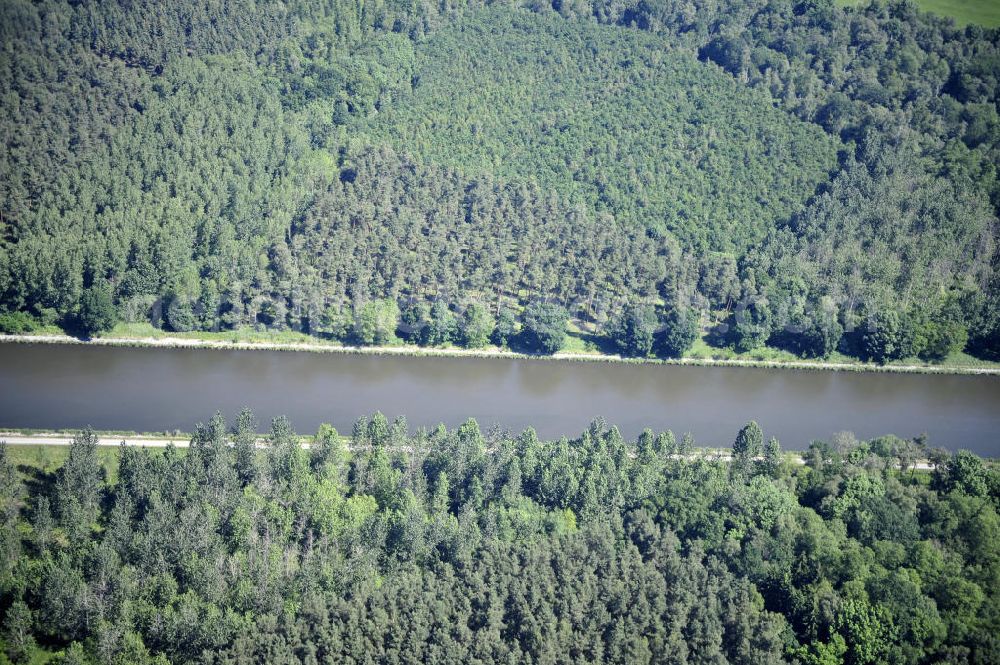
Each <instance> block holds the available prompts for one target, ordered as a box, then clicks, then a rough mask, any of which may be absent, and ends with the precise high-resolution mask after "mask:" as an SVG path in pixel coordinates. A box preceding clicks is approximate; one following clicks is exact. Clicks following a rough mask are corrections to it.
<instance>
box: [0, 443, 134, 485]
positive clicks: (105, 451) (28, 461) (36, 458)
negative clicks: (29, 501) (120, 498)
mask: <svg viewBox="0 0 1000 665" xmlns="http://www.w3.org/2000/svg"><path fill="white" fill-rule="evenodd" d="M2 440H3V437H0V441H2ZM68 455H69V446H45V445H37V446H7V458H8V459H10V461H11V462H13V463H14V466H15V467H17V470H18V472H20V474H21V480H23V481H24V482H26V483H28V482H32V481H34V482H44V478H46V477H48V478H49V479H50V480H51V479H52V474H55V472H56V470H57V469H59V467H61V466H62V465H63V463H64V462H65V461H66V457H67V456H68ZM97 456H98V457H99V458H100V460H101V465H102V466H103V467H104V471H105V473H106V474H107V477H108V480H109V481H111V482H114V480H115V479H116V478H117V477H118V447H117V446H98V448H97Z"/></svg>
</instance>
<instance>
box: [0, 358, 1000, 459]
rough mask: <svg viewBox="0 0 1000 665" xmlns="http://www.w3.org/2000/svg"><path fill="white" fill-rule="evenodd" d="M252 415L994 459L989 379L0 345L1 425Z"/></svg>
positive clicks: (999, 396)
mask: <svg viewBox="0 0 1000 665" xmlns="http://www.w3.org/2000/svg"><path fill="white" fill-rule="evenodd" d="M243 406H249V407H251V408H253V409H254V410H255V411H256V412H257V414H258V416H259V417H260V419H261V421H262V426H265V427H266V421H267V419H269V418H270V417H272V416H275V415H279V414H286V415H288V416H289V417H290V418H291V419H292V422H293V424H294V425H295V427H297V428H298V429H299V430H300V431H303V432H307V431H311V430H314V429H315V428H316V427H317V426H318V425H319V423H320V422H332V423H333V424H334V425H335V426H336V427H337V428H338V429H340V430H341V431H350V428H351V424H352V422H353V421H354V419H355V418H356V417H357V416H359V415H361V414H367V413H371V412H372V411H375V410H380V411H382V412H383V413H385V414H387V415H388V416H389V417H390V418H391V417H393V416H395V415H397V414H405V415H406V417H407V419H408V421H409V422H410V424H411V426H427V427H432V426H434V425H435V424H437V423H438V422H444V423H446V424H448V425H452V426H454V425H456V424H458V423H459V422H461V421H462V420H464V419H465V418H467V417H470V416H471V417H475V418H476V419H478V420H479V422H480V424H481V425H482V426H483V427H484V428H486V427H489V426H490V425H493V424H499V425H501V426H503V427H507V428H509V429H512V430H515V431H517V430H520V429H522V428H523V427H525V426H528V425H532V426H534V427H535V428H536V429H537V430H538V432H539V435H540V436H542V437H546V438H554V437H558V436H560V435H563V434H566V435H569V436H574V435H576V434H578V433H579V432H580V431H582V430H583V429H584V428H585V427H586V426H587V424H588V423H589V422H590V421H591V420H592V419H593V418H594V417H595V416H598V415H600V416H603V417H605V418H606V419H607V420H608V421H609V422H611V423H615V424H617V425H618V426H619V427H620V428H621V429H622V432H623V433H624V434H625V435H626V436H632V437H634V436H635V435H637V434H638V432H639V431H640V430H641V429H642V428H643V427H647V426H648V427H651V428H654V429H666V428H672V429H674V430H675V432H676V433H677V434H678V435H680V434H681V433H683V432H686V431H690V432H692V433H693V434H694V435H695V437H696V439H697V440H698V442H700V443H702V444H705V445H726V446H728V445H730V443H731V442H732V439H733V437H734V436H735V433H736V431H737V430H738V429H739V427H740V426H741V425H743V424H744V423H745V422H746V421H747V420H750V419H756V420H757V421H759V422H760V423H761V424H762V426H763V427H764V429H765V433H766V434H767V435H768V436H771V435H774V436H777V437H778V438H779V439H781V441H782V444H783V445H784V446H785V447H786V448H800V449H801V448H804V447H805V446H807V445H808V443H809V441H810V440H812V439H816V438H825V437H828V436H829V435H830V434H831V433H832V432H835V431H838V430H844V429H849V430H853V431H854V432H856V433H857V434H858V436H861V437H871V436H876V435H879V434H885V433H889V432H893V433H896V434H899V435H901V436H915V435H917V434H920V433H922V432H927V433H928V434H929V435H930V440H931V443H932V444H934V445H941V446H946V447H949V448H953V449H954V448H962V447H964V448H969V449H972V450H975V451H976V452H979V453H981V454H986V455H994V456H995V455H998V454H1000V445H998V442H997V440H996V437H995V436H994V432H997V431H1000V379H998V378H997V377H973V376H938V375H900V374H861V373H848V372H845V373H836V372H810V371H790V370H765V369H749V368H743V369H740V368H705V367H674V366H656V365H623V364H612V363H563V362H542V361H524V360H496V359H480V358H409V357H402V356H367V355H342V354H337V353H330V354H310V353H290V352H278V351H275V352H270V351H267V352H265V351H207V350H180V349H126V348H110V347H87V346H46V345H23V344H0V427H40V428H44V427H52V428H57V427H59V428H69V427H82V426H85V425H87V424H92V425H93V426H95V427H98V428H103V429H133V430H140V431H163V430H171V429H183V430H190V429H192V427H193V425H194V423H195V422H197V421H205V420H207V419H208V418H210V417H211V415H212V413H213V412H214V411H215V410H217V409H218V410H221V411H222V412H223V413H224V414H226V415H227V416H230V417H232V416H233V415H234V414H235V413H236V412H237V411H238V410H239V409H240V408H242V407H243Z"/></svg>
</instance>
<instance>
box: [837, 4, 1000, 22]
mask: <svg viewBox="0 0 1000 665" xmlns="http://www.w3.org/2000/svg"><path fill="white" fill-rule="evenodd" d="M914 1H915V2H916V3H917V6H918V7H920V9H921V10H923V11H925V12H933V13H934V14H938V15H939V16H947V17H950V18H953V19H955V23H956V24H958V25H969V24H970V23H974V24H976V25H981V26H984V27H987V28H996V27H1000V2H997V0H914ZM836 3H837V4H838V5H840V6H842V7H860V6H864V5H866V4H867V3H868V0H836Z"/></svg>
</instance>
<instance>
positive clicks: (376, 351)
mask: <svg viewBox="0 0 1000 665" xmlns="http://www.w3.org/2000/svg"><path fill="white" fill-rule="evenodd" d="M4 342H6V343H12V344H16V343H21V344H75V345H86V346H112V347H152V348H172V349H215V350H231V351H292V352H301V353H350V354H364V355H376V356H379V355H389V356H414V357H456V358H502V359H519V360H544V361H549V362H553V361H556V362H558V361H562V362H598V363H600V362H604V363H624V364H632V365H635V364H641V365H682V366H683V365H690V366H695V367H749V368H760V369H793V370H812V371H828V372H829V371H832V372H876V373H890V374H891V373H897V374H959V375H985V376H1000V367H964V366H953V365H930V364H922V365H901V364H886V365H879V364H876V363H863V362H860V361H858V362H850V363H838V362H825V361H821V360H794V361H791V360H750V359H738V358H676V359H671V358H627V357H623V356H618V355H612V354H607V353H598V352H594V353H572V352H559V353H555V354H552V355H535V354H526V353H517V352H515V351H508V350H505V349H500V348H486V349H463V348H455V347H448V348H430V347H422V346H416V345H412V344H402V345H398V346H349V345H343V344H338V343H334V342H321V341H316V342H262V341H242V340H224V339H200V338H195V337H174V336H163V337H95V338H93V339H88V340H83V339H79V338H76V337H71V336H69V335H0V343H4Z"/></svg>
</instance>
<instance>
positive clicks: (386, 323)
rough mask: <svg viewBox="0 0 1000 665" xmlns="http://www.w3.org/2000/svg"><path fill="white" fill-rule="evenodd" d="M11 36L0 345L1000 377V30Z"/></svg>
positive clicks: (425, 12)
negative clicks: (908, 364) (793, 359)
mask: <svg viewBox="0 0 1000 665" xmlns="http://www.w3.org/2000/svg"><path fill="white" fill-rule="evenodd" d="M0 34H2V47H0V48H2V50H0V108H2V111H3V112H2V113H0V134H2V140H3V149H2V150H0V231H2V233H0V330H3V331H7V332H18V331H30V330H32V329H35V328H37V327H39V326H44V325H53V324H59V325H61V326H63V327H65V328H66V329H67V330H70V331H72V332H75V333H78V334H83V335H88V334H93V333H96V332H99V331H102V330H108V329H110V328H111V327H112V326H113V325H114V324H115V322H116V321H125V322H149V323H152V324H153V325H155V326H157V327H161V328H164V329H166V330H173V331H187V330H227V329H233V328H240V327H257V328H262V329H277V330H284V329H294V330H301V331H304V332H306V333H309V334H312V335H319V336H324V337H332V338H338V339H344V340H348V341H352V342H359V343H372V342H374V341H379V342H381V343H387V342H394V341H395V340H396V339H398V338H404V339H409V340H412V341H416V342H418V343H424V344H441V343H449V342H450V343H459V344H463V343H469V342H470V341H472V342H476V343H486V342H489V341H492V342H494V343H497V342H498V340H499V342H500V343H508V341H511V342H512V343H514V344H515V345H517V344H520V343H522V342H523V346H524V347H525V348H528V347H529V346H531V343H532V342H538V338H537V335H535V332H534V331H532V330H531V329H530V327H531V326H530V324H531V322H533V321H537V316H534V313H533V310H532V309H531V306H533V305H534V306H535V308H536V309H537V308H538V307H542V306H546V307H548V308H550V309H554V308H561V313H562V314H564V317H553V316H550V317H549V319H548V324H549V325H555V326H559V325H563V326H565V325H566V321H569V322H570V323H571V324H573V325H575V326H576V327H577V328H580V329H583V330H586V331H589V332H590V333H592V334H593V335H594V336H596V337H599V338H602V339H607V340H609V341H613V342H615V343H616V344H617V346H618V348H619V349H620V350H621V351H622V352H626V353H629V354H632V355H646V354H649V353H658V354H663V355H680V354H683V353H684V352H685V350H686V349H687V348H688V347H689V346H690V344H691V343H692V342H693V340H694V339H696V337H697V336H698V335H699V334H705V333H706V332H707V336H706V339H707V340H708V341H709V342H710V343H712V344H716V345H719V346H729V347H732V348H734V349H736V350H739V351H748V350H753V349H758V348H761V347H763V346H764V345H770V346H773V347H778V348H782V349H787V350H790V351H793V352H795V353H797V354H799V355H802V356H819V357H823V356H827V355H829V354H830V353H833V352H835V351H839V352H841V353H846V354H849V355H853V356H857V357H860V358H863V359H873V360H876V361H888V360H893V359H897V358H903V357H920V358H923V359H927V360H940V359H944V358H946V357H948V356H949V355H951V354H954V353H956V352H957V351H961V350H963V349H964V350H965V351H967V352H969V353H972V354H973V355H976V356H979V357H983V358H996V357H998V356H1000V272H998V270H997V265H998V256H1000V254H998V251H1000V250H998V244H997V242H996V238H997V228H998V227H997V213H998V210H1000V180H998V176H997V164H998V163H1000V117H998V115H997V99H998V95H997V89H998V86H1000V31H998V30H995V29H994V30H986V29H983V28H980V27H977V26H968V27H963V28H959V27H956V26H955V25H954V24H953V23H952V22H951V21H950V20H948V19H944V18H941V17H937V16H934V15H931V14H926V13H922V12H920V11H918V10H917V9H916V7H915V6H914V5H913V4H908V3H906V2H903V3H898V2H889V3H887V2H881V1H878V2H874V3H871V4H868V5H863V6H860V7H856V8H844V7H838V6H835V5H834V4H833V2H832V0H813V1H808V2H806V1H803V2H792V1H790V0H771V1H768V2H764V1H762V0H740V1H737V2H726V3H717V2H715V1H714V0H693V1H685V2H675V1H674V0H641V1H639V2H636V1H635V0H625V1H623V2H618V1H616V2H606V0H572V1H569V0H554V1H553V2H552V3H551V4H550V3H548V2H545V1H544V0H530V1H529V2H527V3H524V4H522V3H520V2H496V3H490V6H489V7H486V6H483V5H482V3H479V2H469V3H460V2H457V3H438V4H433V3H426V2H414V3H396V2H385V1H377V2H351V1H350V0H300V1H296V2H288V3H286V2H271V1H269V0H235V1H232V2H216V1H210V2H188V1H180V2H171V3H158V4H157V5H156V6H154V7H149V6H146V5H145V4H143V3H131V2H101V3H72V2H64V1H61V0H44V1H40V2H28V1H27V0H4V2H2V3H0ZM470 310H471V311H470ZM551 313H552V312H550V314H551ZM394 317H395V319H394ZM560 318H562V320H561V321H560V320H556V319H560ZM467 319H474V320H475V325H474V326H473V327H475V328H476V329H477V330H481V329H484V328H490V327H492V328H493V330H492V331H491V332H489V333H488V334H486V335H485V336H484V335H482V334H472V335H469V334H466V333H465V332H464V331H463V330H462V326H461V324H462V323H463V321H465V320H467ZM373 321H374V323H373ZM692 328H693V330H694V335H692V333H691V330H692ZM627 330H632V331H636V332H637V333H638V336H639V339H638V340H636V339H633V336H632V335H625V334H623V331H627ZM558 336H559V335H555V337H558ZM650 336H652V337H653V341H652V342H650V343H647V342H646V339H647V338H649V337H650ZM550 341H553V342H558V341H559V340H558V339H554V340H550ZM533 348H535V350H539V351H542V350H547V349H557V348H558V345H555V346H553V345H552V344H538V343H536V344H534V347H533Z"/></svg>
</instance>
